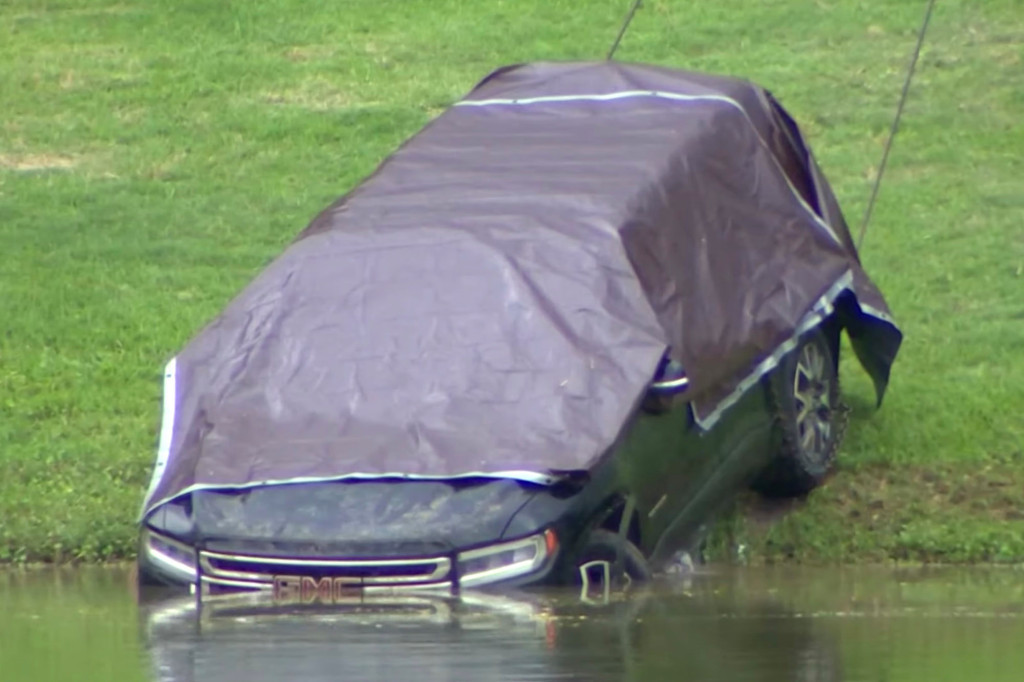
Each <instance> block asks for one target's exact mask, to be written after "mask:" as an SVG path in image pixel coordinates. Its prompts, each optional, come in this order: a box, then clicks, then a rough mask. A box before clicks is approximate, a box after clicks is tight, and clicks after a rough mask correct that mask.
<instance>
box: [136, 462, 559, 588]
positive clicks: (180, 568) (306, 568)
mask: <svg viewBox="0 0 1024 682" xmlns="http://www.w3.org/2000/svg"><path fill="white" fill-rule="evenodd" d="M537 494H546V491H545V490H544V488H543V487H541V486H537V485H532V484H527V483H523V482H521V481H513V480H507V479H506V480H478V481H463V482H458V483H451V482H439V481H361V482H336V483H318V484H297V485H285V486H272V487H265V488H254V489H251V490H246V491H209V490H206V491H198V492H195V493H192V494H190V495H186V496H183V497H181V498H179V499H176V500H173V501H169V502H167V503H164V504H162V505H160V506H159V507H158V508H157V509H155V510H153V511H152V512H151V513H150V514H149V515H147V517H146V519H145V520H144V522H143V524H142V531H141V534H140V547H139V575H140V579H141V581H142V582H143V583H144V584H149V585H154V584H162V585H169V586H179V587H188V586H193V587H192V589H196V588H198V590H199V591H200V592H201V594H209V593H216V592H221V591H234V590H263V591H270V592H272V593H273V595H274V597H275V598H276V599H279V600H283V601H292V600H303V601H310V600H318V601H322V600H331V599H335V598H338V597H340V596H342V595H346V596H348V595H351V594H353V593H361V592H374V591H394V590H406V589H431V590H446V591H452V592H457V591H459V590H460V589H462V588H474V587H480V586H484V585H490V584H494V583H506V584H527V583H535V582H542V581H544V580H545V579H547V578H548V576H549V574H550V573H551V571H552V569H553V567H554V566H555V564H556V556H557V554H558V547H559V543H558V536H557V534H556V531H555V529H554V527H553V524H536V522H535V520H531V521H530V523H531V524H535V525H534V527H528V526H526V525H523V523H522V522H520V523H516V514H517V512H518V511H519V510H520V509H522V508H523V507H524V506H525V505H526V504H527V503H528V502H529V501H530V500H531V499H532V498H533V497H534V496H535V495H537Z"/></svg>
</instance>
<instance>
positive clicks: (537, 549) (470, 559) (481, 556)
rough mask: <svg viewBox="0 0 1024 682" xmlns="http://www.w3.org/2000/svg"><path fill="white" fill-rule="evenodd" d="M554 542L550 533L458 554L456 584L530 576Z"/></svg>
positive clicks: (473, 583) (552, 551)
mask: <svg viewBox="0 0 1024 682" xmlns="http://www.w3.org/2000/svg"><path fill="white" fill-rule="evenodd" d="M557 546H558V540H557V538H556V537H555V533H554V531H552V530H546V531H544V532H543V533H538V534H537V535H531V536H530V537H527V538H523V539H522V540H513V541H511V542H503V543H500V544H497V545H489V546H487V547H481V548H479V549H471V550H469V551H468V552H462V553H460V554H459V584H460V585H462V586H464V587H472V586H473V585H480V584H484V583H492V582H496V581H498V580H507V579H508V578H515V577H516V576H520V575H526V574H527V573H531V572H533V571H535V570H537V569H538V568H540V566H541V565H542V564H543V563H544V561H545V560H546V559H547V558H548V557H549V556H550V555H551V554H553V553H554V551H555V549H556V548H557Z"/></svg>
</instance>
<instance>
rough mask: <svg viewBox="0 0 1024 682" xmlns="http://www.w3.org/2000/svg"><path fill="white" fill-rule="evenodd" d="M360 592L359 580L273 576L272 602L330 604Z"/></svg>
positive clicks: (360, 583) (360, 582) (306, 576)
mask: <svg viewBox="0 0 1024 682" xmlns="http://www.w3.org/2000/svg"><path fill="white" fill-rule="evenodd" d="M361 591H362V580H361V579H359V578H339V577H334V578H314V577H312V576H308V575H275V576H274V601H283V602H290V603H300V604H313V603H315V602H325V603H328V604H329V603H331V602H335V601H341V600H342V599H344V598H346V597H352V596H353V595H358V594H359V593H360V592H361Z"/></svg>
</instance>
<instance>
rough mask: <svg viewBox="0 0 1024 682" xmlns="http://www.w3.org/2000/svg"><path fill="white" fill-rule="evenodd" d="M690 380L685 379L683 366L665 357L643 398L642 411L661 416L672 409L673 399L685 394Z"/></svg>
mask: <svg viewBox="0 0 1024 682" xmlns="http://www.w3.org/2000/svg"><path fill="white" fill-rule="evenodd" d="M689 385H690V380H689V379H687V378H686V372H685V371H684V370H683V366H682V365H680V364H679V363H678V362H676V361H675V360H672V359H670V358H668V357H666V358H665V359H664V360H662V362H661V364H660V365H659V366H658V372H657V373H656V374H655V376H654V381H652V382H651V385H650V387H648V389H647V395H646V396H644V401H643V409H644V411H645V412H649V413H651V414H662V413H665V412H668V411H669V410H671V409H672V402H673V398H675V397H676V396H677V395H680V394H682V393H685V392H686V389H687V387H689Z"/></svg>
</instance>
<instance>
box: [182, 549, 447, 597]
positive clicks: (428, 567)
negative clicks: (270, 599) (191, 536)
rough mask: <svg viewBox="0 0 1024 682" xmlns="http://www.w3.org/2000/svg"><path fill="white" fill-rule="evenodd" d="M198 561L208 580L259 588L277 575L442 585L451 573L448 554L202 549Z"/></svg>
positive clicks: (365, 582)
mask: <svg viewBox="0 0 1024 682" xmlns="http://www.w3.org/2000/svg"><path fill="white" fill-rule="evenodd" d="M199 565H200V567H201V573H200V574H201V576H202V580H203V581H204V582H206V583H212V584H219V585H227V586H233V587H249V588H258V589H269V588H270V587H271V585H272V584H273V582H274V577H275V576H304V577H311V578H315V579H321V578H347V579H350V581H351V582H352V583H353V584H358V585H362V586H366V587H374V586H382V587H384V586H393V587H401V586H409V587H411V586H413V585H416V586H429V585H432V584H438V585H440V584H441V583H444V581H446V580H447V579H448V577H449V574H450V573H451V559H449V558H448V557H427V558H415V559H308V558H292V557H271V556H258V555H245V554H229V553H225V552H213V551H209V550H201V551H200V552H199Z"/></svg>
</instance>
